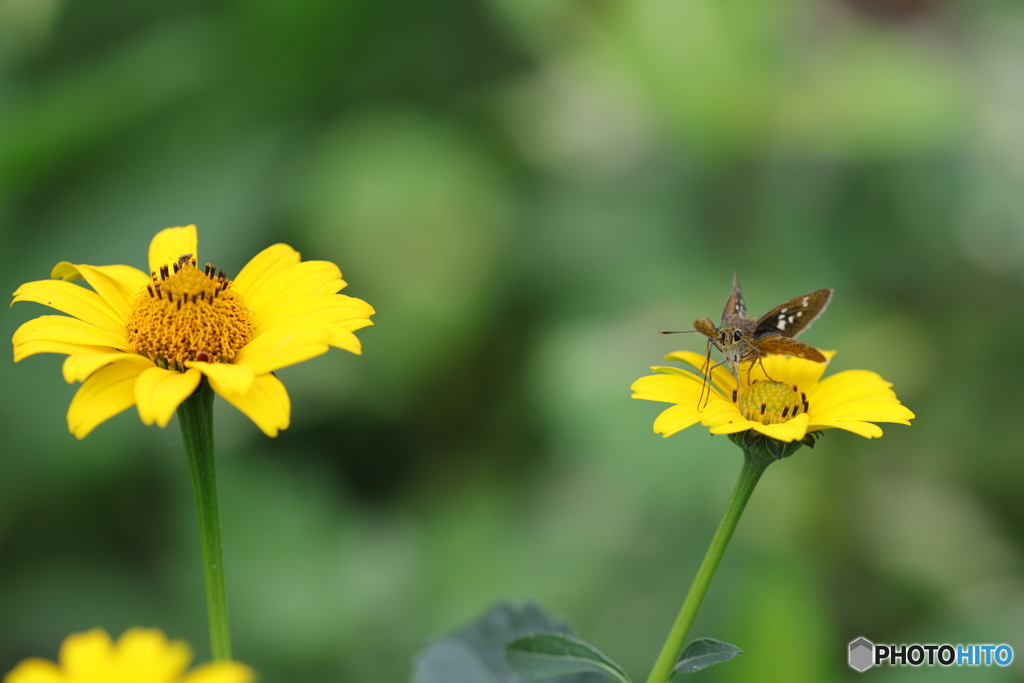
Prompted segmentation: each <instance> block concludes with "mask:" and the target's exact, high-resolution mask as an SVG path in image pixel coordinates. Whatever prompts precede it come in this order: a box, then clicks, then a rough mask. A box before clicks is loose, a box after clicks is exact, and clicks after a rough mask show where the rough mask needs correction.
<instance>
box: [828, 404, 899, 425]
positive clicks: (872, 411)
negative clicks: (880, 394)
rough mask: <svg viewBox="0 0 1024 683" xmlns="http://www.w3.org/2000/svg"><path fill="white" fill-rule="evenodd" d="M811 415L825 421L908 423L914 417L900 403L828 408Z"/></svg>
mask: <svg viewBox="0 0 1024 683" xmlns="http://www.w3.org/2000/svg"><path fill="white" fill-rule="evenodd" d="M813 417H814V420H815V421H816V422H817V421H819V420H821V421H826V422H836V421H839V420H855V421H862V422H897V423H899V424H905V425H909V424H910V421H911V420H912V419H914V414H913V413H912V412H910V411H909V410H907V409H906V408H905V407H904V406H901V405H894V406H891V407H883V406H878V405H874V406H864V407H861V408H858V409H851V410H830V411H828V412H827V413H823V414H822V413H818V412H816V411H815V412H814V413H813Z"/></svg>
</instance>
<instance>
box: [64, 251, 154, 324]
mask: <svg viewBox="0 0 1024 683" xmlns="http://www.w3.org/2000/svg"><path fill="white" fill-rule="evenodd" d="M50 277H52V278H56V279H60V280H67V281H68V282H71V281H73V280H78V279H80V278H84V279H85V281H86V282H88V283H89V286H90V287H92V288H93V290H95V291H96V293H97V294H99V295H100V296H101V297H103V300H104V301H106V302H107V303H108V304H110V307H111V308H112V309H114V311H115V312H116V313H117V314H118V315H119V316H121V317H122V318H124V319H125V320H127V319H128V314H129V313H130V312H131V309H132V303H133V302H134V301H135V299H136V298H137V297H138V295H139V292H140V291H141V290H142V289H143V288H144V287H145V286H146V284H147V283H149V277H147V276H146V274H145V273H143V272H142V271H140V270H136V269H135V268H132V267H131V266H88V265H85V264H74V263H68V262H67V261H61V262H60V263H58V264H57V265H56V266H54V268H53V271H51V272H50Z"/></svg>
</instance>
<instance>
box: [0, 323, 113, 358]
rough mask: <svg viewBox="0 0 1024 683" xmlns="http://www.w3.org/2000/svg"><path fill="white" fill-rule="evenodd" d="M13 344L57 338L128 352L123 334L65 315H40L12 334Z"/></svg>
mask: <svg viewBox="0 0 1024 683" xmlns="http://www.w3.org/2000/svg"><path fill="white" fill-rule="evenodd" d="M11 341H13V342H14V345H15V346H17V345H18V344H22V343H24V342H30V341H56V342H67V343H69V344H82V345H85V346H109V347H110V348H114V349H121V350H123V351H128V350H130V349H131V346H129V345H128V337H127V334H126V333H121V332H111V331H110V330H105V329H103V328H101V327H96V326H95V325H93V324H92V323H87V322H84V321H82V320H79V319H78V318H71V317H69V316H66V315H41V316H39V317H38V318H33V319H32V320H29V321H28V322H26V323H24V324H22V325H21V327H19V328H18V329H17V330H16V331H15V332H14V336H13V337H12V339H11Z"/></svg>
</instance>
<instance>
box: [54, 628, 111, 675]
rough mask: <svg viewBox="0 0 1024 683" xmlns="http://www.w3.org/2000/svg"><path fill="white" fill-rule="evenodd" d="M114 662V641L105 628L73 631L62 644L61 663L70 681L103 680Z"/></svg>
mask: <svg viewBox="0 0 1024 683" xmlns="http://www.w3.org/2000/svg"><path fill="white" fill-rule="evenodd" d="M113 662H114V643H113V642H112V641H111V640H110V636H108V635H107V632H106V631H104V630H103V629H99V628H94V629H92V630H90V631H86V632H85V633H73V634H71V635H70V636H68V637H67V638H65V639H64V642H63V643H62V644H61V646H60V664H61V668H63V669H64V673H65V675H66V677H67V680H68V681H75V682H77V681H80V680H81V681H90V682H91V681H101V680H103V679H104V678H105V677H106V676H109V673H110V670H111V668H113Z"/></svg>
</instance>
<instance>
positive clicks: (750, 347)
mask: <svg viewBox="0 0 1024 683" xmlns="http://www.w3.org/2000/svg"><path fill="white" fill-rule="evenodd" d="M830 301H832V290H831V289H818V290H815V291H813V292H810V293H809V294H804V295H802V296H798V297H794V298H792V299H790V300H789V301H787V302H785V303H782V304H779V305H778V306H776V307H775V308H773V309H772V310H770V311H768V312H767V313H765V314H764V315H762V316H761V317H760V318H758V319H756V320H755V319H754V318H751V317H750V316H749V315H747V305H746V304H745V303H744V302H743V293H742V292H741V291H740V283H739V279H738V278H737V276H736V274H735V273H734V274H733V278H732V293H731V294H729V298H728V299H726V302H725V310H723V311H722V322H721V323H719V324H718V326H715V324H714V323H713V322H712V321H711V319H710V318H698V319H697V320H695V321H694V322H693V327H694V331H696V332H700V333H701V334H703V335H705V336H706V337H708V364H710V360H711V347H712V346H714V347H715V348H716V349H718V350H719V351H720V352H721V353H722V356H723V357H724V360H722V361H721V362H720V363H718V365H722V364H723V363H727V364H728V365H729V367H730V368H731V369H732V372H733V375H735V376H736V381H737V384H739V365H740V363H743V362H747V361H757V360H759V359H760V358H761V357H762V356H766V355H768V354H770V353H777V354H788V355H790V356H799V357H800V358H806V359H807V360H812V361H815V362H817V363H824V362H825V361H826V360H828V359H827V358H825V355H824V354H823V353H822V352H821V351H819V350H818V349H816V348H814V347H813V346H811V345H810V344H805V343H803V342H801V341H797V340H796V339H794V337H796V336H797V335H798V334H800V333H801V332H803V331H804V330H806V329H807V328H808V327H810V326H811V323H813V322H814V321H815V320H817V319H818V317H819V316H820V315H821V314H822V313H823V312H824V311H825V308H826V307H828V303H829V302H830ZM663 334H675V333H674V332H665V333H663ZM718 365H716V366H714V367H718ZM711 369H713V368H711ZM709 371H710V370H709Z"/></svg>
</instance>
